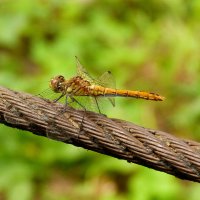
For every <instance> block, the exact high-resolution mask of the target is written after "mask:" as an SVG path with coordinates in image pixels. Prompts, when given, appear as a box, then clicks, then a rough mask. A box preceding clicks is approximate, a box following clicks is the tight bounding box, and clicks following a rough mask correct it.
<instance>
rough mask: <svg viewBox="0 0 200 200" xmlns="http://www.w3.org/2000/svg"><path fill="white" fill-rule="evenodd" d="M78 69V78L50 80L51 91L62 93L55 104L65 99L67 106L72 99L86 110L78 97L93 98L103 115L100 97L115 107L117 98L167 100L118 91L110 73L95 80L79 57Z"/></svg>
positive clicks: (154, 94)
mask: <svg viewBox="0 0 200 200" xmlns="http://www.w3.org/2000/svg"><path fill="white" fill-rule="evenodd" d="M76 67H77V75H76V76H74V77H72V78H70V79H65V77H64V76H63V75H57V76H55V77H54V78H52V79H51V80H50V82H49V87H50V89H51V90H52V91H53V92H54V93H60V96H59V97H58V98H57V99H55V100H54V101H55V102H57V101H58V100H60V99H61V98H63V97H65V98H66V104H67V103H68V99H71V102H76V103H77V104H79V105H80V106H81V107H82V108H83V109H85V107H84V105H82V104H81V103H80V102H79V101H78V100H77V99H76V97H83V96H84V97H92V98H93V99H94V100H95V103H96V105H97V107H98V112H99V113H101V111H100V108H99V105H98V98H99V97H106V98H108V100H109V101H110V102H111V104H112V105H113V106H115V97H131V98H140V99H145V100H152V101H163V100H164V99H165V97H163V96H161V95H159V94H156V93H152V92H145V91H136V90H127V89H116V88H115V81H114V78H113V76H112V74H111V72H110V71H107V72H105V73H104V74H103V75H101V76H100V77H99V78H98V79H94V78H93V77H91V76H90V75H89V74H88V72H87V70H86V69H85V68H84V67H83V66H82V65H81V63H80V61H79V59H78V58H77V57H76Z"/></svg>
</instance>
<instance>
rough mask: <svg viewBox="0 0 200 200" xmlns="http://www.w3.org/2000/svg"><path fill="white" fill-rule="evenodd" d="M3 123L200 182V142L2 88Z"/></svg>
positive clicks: (1, 114)
mask: <svg viewBox="0 0 200 200" xmlns="http://www.w3.org/2000/svg"><path fill="white" fill-rule="evenodd" d="M0 122H1V123H3V124H5V125H7V126H11V127H15V128H18V129H22V130H28V131H30V132H32V133H33V134H37V135H40V136H44V137H48V138H51V139H54V140H59V141H62V142H65V143H69V144H73V145H75V146H79V147H83V148H86V149H90V150H92V151H96V152H99V153H102V154H106V155H110V156H113V157H115V158H120V159H124V160H127V161H128V162H133V163H137V164H140V165H143V166H146V167H149V168H153V169H155V170H159V171H163V172H165V173H168V174H172V175H174V176H176V177H178V178H181V179H186V180H191V181H195V182H200V144H199V143H197V142H193V141H189V140H183V139H178V138H176V137H174V136H173V135H170V134H168V133H165V132H162V131H157V130H151V129H147V128H143V127H140V126H137V125H135V124H133V123H131V122H127V121H123V120H120V119H112V118H107V117H106V116H104V115H101V114H97V113H93V112H89V111H87V112H85V111H80V110H75V109H73V108H70V107H64V106H63V105H62V104H59V103H53V102H51V101H48V100H44V99H41V98H39V97H35V96H32V95H30V94H26V93H21V92H15V91H12V90H8V89H6V88H4V87H0Z"/></svg>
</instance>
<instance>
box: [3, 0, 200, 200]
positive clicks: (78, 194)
mask: <svg viewBox="0 0 200 200" xmlns="http://www.w3.org/2000/svg"><path fill="white" fill-rule="evenodd" d="M199 20H200V1H198V0H191V1H183V0H173V1H169V0H168V1H167V0H160V1H156V0H150V1H148V3H147V2H146V1H144V0H126V1H122V0H115V1H113V0H102V1H97V0H96V1H95V0H74V1H73V0H71V1H70V0H66V1H64V0H48V1H47V0H35V1H26V0H18V1H14V0H13V1H11V0H1V1H0V30H1V31H0V84H1V85H4V86H6V87H9V88H11V89H16V90H22V91H28V92H32V93H34V94H37V93H40V92H41V91H42V90H45V89H46V88H47V87H48V81H49V79H50V77H52V76H54V75H56V74H63V75H66V76H67V77H71V76H73V75H74V74H75V55H76V56H78V57H79V59H80V60H81V62H82V64H83V65H84V66H86V68H87V69H88V71H89V72H91V74H93V75H95V76H99V75H100V74H101V73H103V72H104V71H107V70H110V71H112V73H113V74H114V76H115V78H116V81H117V87H118V88H127V89H138V90H147V91H153V92H157V93H160V94H162V95H163V96H166V101H165V102H159V103H158V102H150V101H143V100H133V99H128V100H127V99H123V98H119V99H117V100H116V104H117V107H116V108H112V106H111V105H110V106H106V114H107V115H108V116H111V117H117V118H122V119H126V120H130V121H132V122H135V123H137V124H140V125H143V126H145V127H151V128H157V129H160V130H163V131H168V132H171V133H173V134H176V135H179V136H182V137H185V138H191V139H196V140H198V139H199V138H200V134H199V133H200V128H199V126H198V124H199V121H200V93H199V91H200V76H199V73H200V66H199V54H200V43H199V42H198V41H199V32H200V28H199ZM131 110H132V111H131ZM0 130H1V134H0V146H1V152H0V199H9V200H13V199H15V200H16V199H20V200H26V199H50V200H54V199H56V200H59V199H60V200H62V199H78V198H80V199H94V198H96V199H111V200H112V199H117V200H118V199H119V200H122V199H137V200H142V199H163V200H168V199H181V200H182V199H183V200H184V199H190V200H196V199H198V198H199V195H200V192H199V191H200V188H199V186H198V185H197V184H193V183H189V182H184V181H180V180H178V179H176V178H174V177H172V176H170V175H166V174H163V173H160V172H156V171H153V170H150V169H146V168H144V167H140V166H137V165H134V164H129V163H126V162H125V161H120V160H117V159H114V158H111V157H108V156H103V155H100V154H97V153H93V152H90V151H86V150H83V149H80V148H76V147H73V146H71V145H65V144H62V143H59V142H55V141H51V140H48V139H45V138H41V137H38V136H34V135H31V134H29V133H25V134H24V132H22V131H19V130H15V129H11V128H8V127H5V126H3V125H1V126H0ZM16 133H17V134H16Z"/></svg>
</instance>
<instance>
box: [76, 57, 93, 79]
mask: <svg viewBox="0 0 200 200" xmlns="http://www.w3.org/2000/svg"><path fill="white" fill-rule="evenodd" d="M76 68H77V75H78V76H80V77H82V78H83V79H85V80H87V81H90V82H94V79H93V78H92V77H91V76H90V75H89V73H88V72H87V70H86V69H85V67H83V65H81V63H80V61H79V59H78V57H77V56H76Z"/></svg>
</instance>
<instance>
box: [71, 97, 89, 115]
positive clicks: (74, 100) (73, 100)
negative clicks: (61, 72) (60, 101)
mask: <svg viewBox="0 0 200 200" xmlns="http://www.w3.org/2000/svg"><path fill="white" fill-rule="evenodd" d="M70 98H71V100H72V102H76V103H77V104H78V105H79V106H81V107H82V108H83V109H84V110H85V111H86V108H85V107H84V106H83V105H82V104H81V103H80V102H78V101H77V100H76V99H75V98H74V97H72V96H70Z"/></svg>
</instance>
